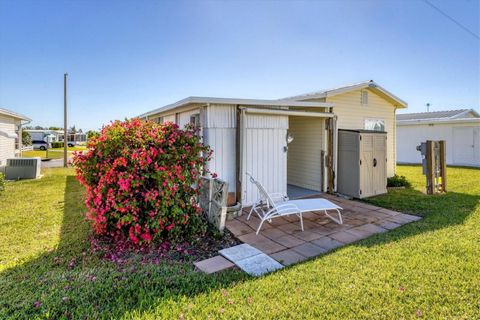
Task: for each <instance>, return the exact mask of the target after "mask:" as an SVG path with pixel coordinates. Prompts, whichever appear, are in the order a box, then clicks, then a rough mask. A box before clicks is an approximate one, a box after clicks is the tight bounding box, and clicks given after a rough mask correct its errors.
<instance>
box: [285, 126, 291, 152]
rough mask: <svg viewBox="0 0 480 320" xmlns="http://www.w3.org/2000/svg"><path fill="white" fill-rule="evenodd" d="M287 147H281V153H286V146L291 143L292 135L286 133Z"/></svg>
mask: <svg viewBox="0 0 480 320" xmlns="http://www.w3.org/2000/svg"><path fill="white" fill-rule="evenodd" d="M286 138H287V145H286V146H284V147H283V151H284V152H287V151H288V144H289V143H291V142H292V141H293V135H292V134H291V133H290V132H288V131H287V136H286Z"/></svg>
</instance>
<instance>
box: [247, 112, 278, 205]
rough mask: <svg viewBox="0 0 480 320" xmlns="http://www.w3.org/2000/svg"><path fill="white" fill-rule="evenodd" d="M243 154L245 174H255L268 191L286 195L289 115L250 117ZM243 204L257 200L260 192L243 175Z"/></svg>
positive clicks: (255, 115) (249, 115)
mask: <svg viewBox="0 0 480 320" xmlns="http://www.w3.org/2000/svg"><path fill="white" fill-rule="evenodd" d="M245 127H246V128H245V131H246V132H245V135H244V139H245V140H244V141H243V143H242V145H243V148H244V153H243V159H242V162H243V172H244V173H245V172H248V173H250V174H252V175H253V176H254V177H255V178H256V179H258V180H259V181H260V182H261V183H262V184H263V185H264V186H265V188H266V189H267V191H268V192H278V193H282V194H286V193H287V154H286V152H285V150H284V147H285V146H286V134H287V129H288V116H277V115H258V114H247V115H246V125H245ZM242 189H243V192H242V204H243V205H250V204H252V203H253V202H254V201H255V200H257V199H258V196H259V194H258V190H257V189H256V187H255V186H254V185H252V183H250V181H249V180H248V179H247V178H246V176H244V179H243V181H242Z"/></svg>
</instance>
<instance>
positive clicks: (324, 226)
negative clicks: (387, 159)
mask: <svg viewBox="0 0 480 320" xmlns="http://www.w3.org/2000/svg"><path fill="white" fill-rule="evenodd" d="M315 197H323V198H326V199H328V200H330V201H332V202H334V203H336V204H338V205H339V206H341V207H342V208H343V209H344V210H343V211H342V216H343V221H344V223H343V224H342V225H339V224H337V223H335V222H333V221H332V220H330V219H329V218H328V217H326V216H325V214H324V213H323V212H309V213H306V214H304V215H303V219H304V229H305V231H303V232H302V230H301V228H300V223H299V218H298V217H297V216H293V215H292V216H287V217H282V218H276V219H274V220H272V222H271V223H265V224H264V226H263V227H262V230H261V231H260V233H259V234H258V235H256V234H255V232H256V229H257V227H258V225H259V223H260V219H258V217H257V216H255V215H254V214H252V217H251V218H250V220H248V221H247V215H248V212H249V208H245V209H244V212H243V215H242V216H241V217H237V218H235V219H233V220H230V221H227V223H226V228H227V229H228V230H229V231H230V232H232V233H233V234H234V235H235V236H236V237H237V238H238V239H239V240H241V241H242V242H244V243H247V244H249V245H251V246H252V247H255V248H257V249H259V250H260V251H262V252H264V253H265V254H267V255H269V256H270V257H272V258H273V259H275V260H277V261H278V262H280V263H281V264H283V265H290V264H293V263H297V262H300V261H303V260H306V259H309V258H312V257H315V256H318V255H320V254H322V253H325V252H328V251H330V250H333V249H336V248H339V247H342V246H344V245H346V244H349V243H352V242H356V241H359V240H362V239H365V238H367V237H370V236H372V235H374V234H376V233H381V232H387V231H388V230H392V229H395V228H398V227H400V226H401V225H403V224H406V223H409V222H412V221H417V220H420V217H418V216H412V215H408V214H403V213H400V212H396V211H392V210H387V209H383V208H380V207H376V206H373V205H370V204H367V203H363V202H360V201H352V200H347V199H344V198H340V197H337V196H333V195H329V194H321V195H317V196H310V197H309V198H315Z"/></svg>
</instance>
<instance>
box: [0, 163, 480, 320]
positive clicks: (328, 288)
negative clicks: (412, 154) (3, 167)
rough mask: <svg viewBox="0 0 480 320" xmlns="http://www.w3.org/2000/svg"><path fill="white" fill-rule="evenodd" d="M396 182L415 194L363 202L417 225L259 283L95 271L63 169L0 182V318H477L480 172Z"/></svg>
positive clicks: (161, 268)
mask: <svg viewBox="0 0 480 320" xmlns="http://www.w3.org/2000/svg"><path fill="white" fill-rule="evenodd" d="M398 171H399V172H398V173H399V174H401V175H405V176H406V177H407V178H408V179H409V180H410V181H411V182H412V186H413V188H412V189H406V190H397V191H394V192H392V193H390V194H388V195H386V196H380V197H376V198H373V199H370V200H369V202H372V203H375V204H377V205H381V206H384V207H388V208H393V209H396V210H402V211H404V212H408V213H414V214H419V215H422V216H423V217H424V219H423V220H420V221H418V222H415V223H412V224H408V225H405V226H402V227H400V228H398V229H396V230H393V231H390V232H388V233H385V234H378V235H374V236H372V237H371V238H368V239H365V240H363V241H361V242H359V243H356V244H353V245H350V246H347V247H343V248H340V249H338V250H336V251H334V252H331V253H329V254H326V255H323V256H320V257H318V258H316V259H314V260H310V261H308V262H305V263H302V264H298V265H295V266H292V267H289V268H285V269H283V270H280V271H278V272H275V273H273V274H270V275H268V276H265V277H261V278H250V277H248V276H246V275H244V274H242V273H240V272H239V271H232V270H231V271H226V272H223V273H220V274H218V275H211V276H208V275H203V274H200V273H197V272H195V271H194V270H193V267H192V266H191V264H188V263H169V264H161V265H148V264H141V263H134V262H132V263H129V264H127V265H125V266H121V267H120V266H118V265H115V264H113V263H111V262H107V261H104V260H101V259H99V257H98V256H96V255H95V254H90V253H89V243H88V241H87V237H88V234H89V228H88V225H87V224H86V222H84V221H83V218H82V214H83V212H84V210H85V208H84V207H83V204H82V201H83V190H82V189H81V188H80V186H79V185H78V183H77V182H76V181H75V180H74V177H73V172H72V170H71V169H50V170H46V171H45V172H44V174H45V177H44V178H43V179H41V180H37V181H19V182H14V183H7V190H6V193H4V194H3V195H1V196H0V203H1V214H0V318H1V319H5V318H62V317H65V318H68V317H72V318H74V319H77V318H129V319H130V318H139V319H140V318H141V319H159V318H165V319H178V318H196V319H205V318H208V317H210V318H225V319H230V318H242V319H271V318H284V319H305V318H331V319H340V318H357V319H358V318H380V319H391V318H395V319H398V318H417V317H422V318H425V319H437V318H456V319H476V318H479V317H480V311H479V309H480V300H479V297H480V264H479V262H478V261H479V257H480V240H479V239H480V228H479V223H480V204H479V202H480V183H479V182H478V181H480V170H478V169H469V168H449V169H448V174H449V175H448V178H449V193H447V194H444V195H435V196H426V195H424V194H423V193H422V192H421V190H422V188H423V185H424V177H423V176H422V175H421V169H420V167H417V166H402V167H399V169H398ZM35 304H36V306H37V307H35V306H34V305H35Z"/></svg>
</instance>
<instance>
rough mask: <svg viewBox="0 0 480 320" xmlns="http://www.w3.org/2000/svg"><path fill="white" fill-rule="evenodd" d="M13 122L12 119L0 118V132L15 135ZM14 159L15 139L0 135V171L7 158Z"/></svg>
mask: <svg viewBox="0 0 480 320" xmlns="http://www.w3.org/2000/svg"><path fill="white" fill-rule="evenodd" d="M15 125H16V124H15V121H14V119H13V118H8V117H5V116H0V130H2V131H5V132H8V133H9V134H15ZM13 157H15V139H14V138H7V137H5V136H3V135H0V171H2V170H3V169H2V168H3V167H4V166H5V164H6V162H7V161H6V160H7V159H8V158H13Z"/></svg>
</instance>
